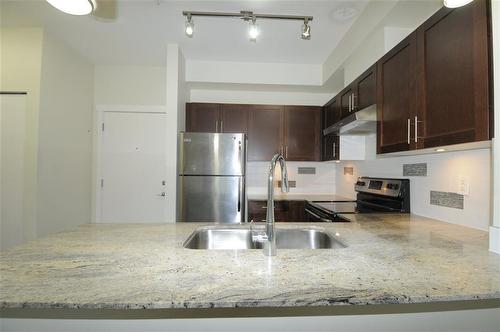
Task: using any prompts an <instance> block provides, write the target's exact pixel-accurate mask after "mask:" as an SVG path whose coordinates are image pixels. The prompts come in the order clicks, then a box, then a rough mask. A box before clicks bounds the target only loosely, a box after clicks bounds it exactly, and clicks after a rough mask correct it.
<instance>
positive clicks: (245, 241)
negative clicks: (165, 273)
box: [184, 225, 347, 250]
mask: <svg viewBox="0 0 500 332" xmlns="http://www.w3.org/2000/svg"><path fill="white" fill-rule="evenodd" d="M263 234H264V227H262V226H256V227H255V226H254V227H249V226H247V225H242V226H226V225H216V226H206V227H200V228H198V229H196V230H195V231H194V232H193V233H192V234H191V235H190V236H189V237H188V239H187V240H186V242H184V248H188V249H205V250H221V249H262V245H263V244H262V236H263ZM276 245H277V248H278V249H338V248H345V247H347V245H345V244H344V243H342V241H341V240H340V239H339V238H338V237H337V236H335V235H331V234H330V233H328V232H327V231H325V230H324V229H321V228H318V227H300V228H276Z"/></svg>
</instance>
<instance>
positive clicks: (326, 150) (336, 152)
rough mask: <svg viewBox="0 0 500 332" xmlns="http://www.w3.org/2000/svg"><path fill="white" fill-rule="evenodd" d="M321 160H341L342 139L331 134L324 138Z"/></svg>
mask: <svg viewBox="0 0 500 332" xmlns="http://www.w3.org/2000/svg"><path fill="white" fill-rule="evenodd" d="M321 149H322V151H321V160H323V161H329V160H339V159H340V158H339V157H340V137H339V136H338V135H335V134H329V135H326V136H324V137H323V144H322V148H321Z"/></svg>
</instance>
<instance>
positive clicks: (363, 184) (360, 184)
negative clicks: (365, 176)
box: [356, 181, 366, 187]
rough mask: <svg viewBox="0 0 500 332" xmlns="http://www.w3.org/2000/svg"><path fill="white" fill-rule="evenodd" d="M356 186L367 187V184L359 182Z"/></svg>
mask: <svg viewBox="0 0 500 332" xmlns="http://www.w3.org/2000/svg"><path fill="white" fill-rule="evenodd" d="M356 185H357V186H360V187H364V186H366V182H363V181H358V182H356Z"/></svg>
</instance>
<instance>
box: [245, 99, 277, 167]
mask: <svg viewBox="0 0 500 332" xmlns="http://www.w3.org/2000/svg"><path fill="white" fill-rule="evenodd" d="M283 124H284V107H283V106H275V105H250V109H249V116H248V160H249V161H265V160H271V159H272V157H273V156H274V155H275V154H276V153H279V152H283V132H284V128H283V127H284V126H283Z"/></svg>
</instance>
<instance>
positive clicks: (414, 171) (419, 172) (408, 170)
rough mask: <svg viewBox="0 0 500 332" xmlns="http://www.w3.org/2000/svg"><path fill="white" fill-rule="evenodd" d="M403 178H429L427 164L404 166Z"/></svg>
mask: <svg viewBox="0 0 500 332" xmlns="http://www.w3.org/2000/svg"><path fill="white" fill-rule="evenodd" d="M403 176H427V163H419V164H404V165H403Z"/></svg>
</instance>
